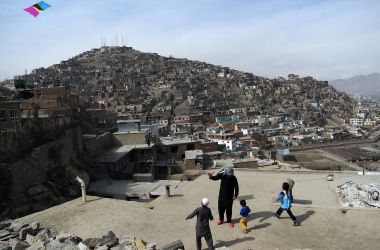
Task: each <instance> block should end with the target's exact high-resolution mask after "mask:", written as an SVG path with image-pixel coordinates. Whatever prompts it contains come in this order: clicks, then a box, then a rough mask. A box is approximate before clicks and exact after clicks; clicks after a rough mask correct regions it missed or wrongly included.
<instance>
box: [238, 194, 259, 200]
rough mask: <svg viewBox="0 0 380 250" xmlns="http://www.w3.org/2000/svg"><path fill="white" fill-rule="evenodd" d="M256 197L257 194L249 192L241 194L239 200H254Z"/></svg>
mask: <svg viewBox="0 0 380 250" xmlns="http://www.w3.org/2000/svg"><path fill="white" fill-rule="evenodd" d="M253 199H255V196H254V195H253V194H247V195H239V198H238V200H239V201H241V200H253Z"/></svg>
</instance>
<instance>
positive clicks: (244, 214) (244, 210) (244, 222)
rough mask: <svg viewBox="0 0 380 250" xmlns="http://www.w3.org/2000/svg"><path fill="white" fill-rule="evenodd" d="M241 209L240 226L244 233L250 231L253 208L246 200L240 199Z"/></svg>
mask: <svg viewBox="0 0 380 250" xmlns="http://www.w3.org/2000/svg"><path fill="white" fill-rule="evenodd" d="M240 205H241V209H240V215H241V219H240V227H241V230H242V231H243V233H245V234H247V233H248V216H249V213H250V212H251V209H249V207H248V206H247V202H246V201H245V200H241V201H240Z"/></svg>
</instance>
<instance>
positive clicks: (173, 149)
mask: <svg viewBox="0 0 380 250" xmlns="http://www.w3.org/2000/svg"><path fill="white" fill-rule="evenodd" d="M170 153H178V146H173V147H170Z"/></svg>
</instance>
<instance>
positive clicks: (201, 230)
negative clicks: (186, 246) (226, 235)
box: [186, 198, 214, 250]
mask: <svg viewBox="0 0 380 250" xmlns="http://www.w3.org/2000/svg"><path fill="white" fill-rule="evenodd" d="M208 204H209V201H208V199H207V198H203V199H202V206H201V207H198V208H197V209H195V210H194V212H192V213H191V214H189V215H188V216H187V217H186V220H188V219H191V218H193V217H194V216H197V224H196V225H195V238H196V244H197V250H201V249H202V238H203V237H204V238H205V240H206V242H207V246H208V249H210V250H214V243H213V241H212V235H211V230H210V224H209V221H210V220H213V219H214V217H213V216H212V213H211V209H210V208H209V207H208Z"/></svg>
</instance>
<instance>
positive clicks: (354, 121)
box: [350, 118, 364, 127]
mask: <svg viewBox="0 0 380 250" xmlns="http://www.w3.org/2000/svg"><path fill="white" fill-rule="evenodd" d="M350 125H352V126H357V127H361V126H363V125H364V119H362V118H351V119H350Z"/></svg>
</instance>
